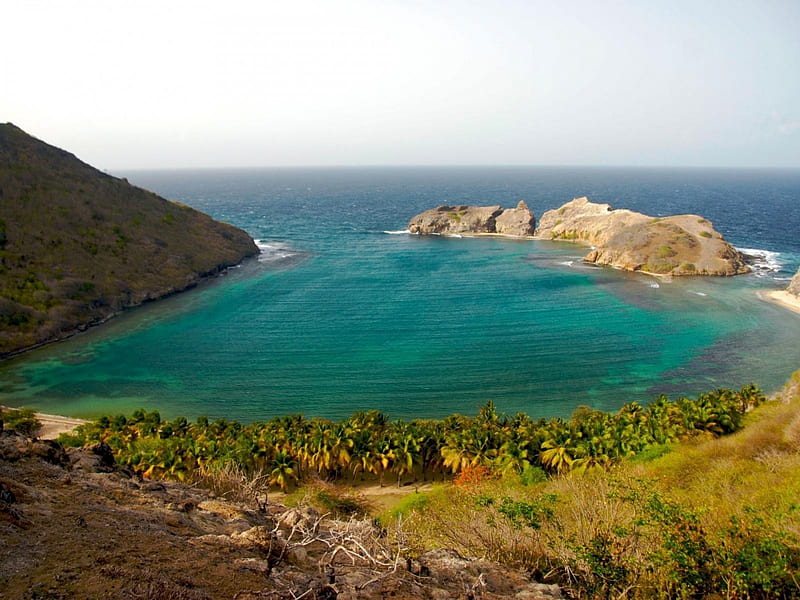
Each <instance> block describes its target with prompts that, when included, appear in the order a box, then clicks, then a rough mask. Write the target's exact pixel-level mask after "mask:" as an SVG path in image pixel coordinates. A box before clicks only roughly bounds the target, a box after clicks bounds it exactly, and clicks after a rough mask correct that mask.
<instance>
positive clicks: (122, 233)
mask: <svg viewBox="0 0 800 600" xmlns="http://www.w3.org/2000/svg"><path fill="white" fill-rule="evenodd" d="M257 253H258V248H257V247H256V245H255V243H254V242H253V240H252V239H251V238H250V236H249V235H247V233H245V232H244V231H242V230H240V229H237V228H236V227H233V226H232V225H228V224H225V223H220V222H218V221H215V220H213V219H212V218H211V217H209V216H208V215H205V214H203V213H201V212H199V211H196V210H194V209H192V208H189V207H188V206H183V205H181V204H178V203H175V202H170V201H169V200H165V199H164V198H161V197H159V196H157V195H156V194H153V193H151V192H148V191H146V190H143V189H140V188H137V187H134V186H132V185H130V184H129V183H128V182H127V181H126V180H124V179H118V178H116V177H111V176H110V175H107V174H105V173H102V172H100V171H98V170H97V169H95V168H93V167H91V166H89V165H87V164H85V163H83V162H81V161H80V160H78V159H77V158H76V157H75V156H73V155H72V154H69V153H68V152H65V151H63V150H60V149H58V148H55V147H53V146H50V145H48V144H46V143H44V142H41V141H39V140H37V139H35V138H33V137H31V136H29V135H28V134H26V133H25V132H24V131H22V130H21V129H19V128H18V127H16V126H14V125H12V124H10V123H7V124H0V357H3V356H5V355H8V354H11V353H14V352H16V351H20V350H22V349H25V348H28V347H31V346H35V345H38V344H42V343H45V342H49V341H53V340H57V339H60V338H63V337H66V336H68V335H71V334H72V333H74V332H75V331H78V330H81V329H85V328H86V327H87V326H89V325H92V324H95V323H98V322H101V321H103V320H104V319H107V318H108V317H109V316H112V315H114V314H115V313H117V312H119V311H120V310H122V309H124V308H127V307H131V306H136V305H138V304H141V303H143V302H145V301H148V300H153V299H156V298H160V297H163V296H165V295H168V294H172V293H174V292H177V291H180V290H183V289H185V288H187V287H190V286H192V285H194V284H196V283H197V282H198V281H199V280H200V279H202V278H203V277H206V276H209V275H213V274H215V273H218V272H219V271H221V270H222V269H224V268H226V267H229V266H232V265H235V264H237V263H239V262H240V261H242V260H243V259H244V258H245V257H247V256H251V255H255V254H257Z"/></svg>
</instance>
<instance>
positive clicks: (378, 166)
mask: <svg viewBox="0 0 800 600" xmlns="http://www.w3.org/2000/svg"><path fill="white" fill-rule="evenodd" d="M262 169H263V170H268V169H274V170H295V169H296V170H300V169H319V170H325V169H329V170H336V169H632V170H635V169H642V170H644V169H660V170H715V171H800V165H797V166H731V165H656V164H653V165H623V164H618V165H603V164H534V163H506V164H492V163H483V164H482V163H470V164H391V163H385V164H338V165H325V164H307V165H226V166H209V165H204V166H181V167H113V168H103V169H101V170H102V171H103V172H104V173H113V172H121V171H126V172H127V171H211V170H216V171H226V170H230V171H237V170H241V171H244V170H262Z"/></svg>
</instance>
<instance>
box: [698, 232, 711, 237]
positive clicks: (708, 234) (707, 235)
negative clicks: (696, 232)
mask: <svg viewBox="0 0 800 600" xmlns="http://www.w3.org/2000/svg"><path fill="white" fill-rule="evenodd" d="M700 237H704V238H710V237H713V236H712V235H711V234H710V233H709V232H708V231H701V232H700Z"/></svg>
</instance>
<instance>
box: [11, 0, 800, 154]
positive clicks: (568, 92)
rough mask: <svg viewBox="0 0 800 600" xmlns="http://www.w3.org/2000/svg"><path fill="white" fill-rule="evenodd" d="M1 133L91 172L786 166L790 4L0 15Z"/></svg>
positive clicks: (797, 51)
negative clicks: (8, 127)
mask: <svg viewBox="0 0 800 600" xmlns="http://www.w3.org/2000/svg"><path fill="white" fill-rule="evenodd" d="M0 18H2V21H3V24H4V26H3V32H2V35H0V56H2V57H3V58H2V60H0V122H12V123H14V124H16V125H17V126H19V127H21V128H22V129H24V130H25V131H27V132H28V133H30V134H32V135H34V136H36V137H38V138H40V139H42V140H44V141H47V142H49V143H51V144H53V145H56V146H59V147H61V148H64V149H66V150H68V151H70V152H73V153H74V154H76V155H77V156H78V157H79V158H81V159H82V160H84V161H86V162H89V163H91V164H93V165H94V166H97V167H98V168H101V169H106V170H124V169H137V168H184V167H197V168H200V167H248V166H303V165H309V166H311V165H314V166H336V165H599V166H606V165H619V166H640V165H641V166H696V167H704V166H721V167H800V0H754V1H747V0H702V1H701V0H691V1H684V0H641V1H636V2H634V1H613V0H608V1H606V0H570V1H569V2H563V1H555V0H554V1H544V0H528V1H523V0H519V1H516V0H491V1H471V0H458V1H455V0H453V1H451V0H430V1H421V0H402V1H401V0H335V1H333V0H331V1H326V0H311V1H307V0H290V1H289V0H280V1H273V0H263V1H260V2H243V1H241V0H225V1H224V2H223V1H214V2H204V1H202V0H192V1H184V0H158V1H151V0H137V1H136V2H122V1H117V0H100V1H96V0H78V1H74V2H64V1H63V0H56V1H47V2H45V1H37V0H26V1H25V2H21V1H19V0H0Z"/></svg>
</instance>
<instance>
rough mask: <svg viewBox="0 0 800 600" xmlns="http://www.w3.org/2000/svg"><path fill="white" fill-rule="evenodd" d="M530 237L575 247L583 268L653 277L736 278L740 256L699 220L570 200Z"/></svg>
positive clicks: (707, 223) (545, 216)
mask: <svg viewBox="0 0 800 600" xmlns="http://www.w3.org/2000/svg"><path fill="white" fill-rule="evenodd" d="M535 237H536V238H538V239H544V240H567V241H574V242H581V243H584V244H587V245H590V246H591V247H592V248H591V250H590V251H589V253H588V254H587V255H586V256H585V257H584V260H585V261H586V262H591V263H595V264H599V265H608V266H612V267H616V268H619V269H624V270H626V271H643V272H647V273H652V274H657V275H722V276H728V275H738V274H741V273H747V272H748V271H749V270H750V269H749V267H748V266H747V265H746V264H745V262H744V258H743V257H742V255H741V254H740V253H739V252H738V251H737V250H736V249H735V248H734V247H733V246H731V245H730V244H729V243H728V242H726V241H725V239H724V238H723V237H722V235H721V234H720V233H719V232H717V231H716V230H715V229H714V226H713V225H712V224H711V222H710V221H708V220H707V219H704V218H703V217H701V216H699V215H673V216H669V217H651V216H648V215H644V214H641V213H637V212H634V211H630V210H624V209H618V210H611V207H610V206H609V205H608V204H597V203H594V202H590V201H589V199H588V198H585V197H583V198H576V199H574V200H572V201H571V202H567V203H566V204H564V205H563V206H561V207H560V208H558V209H556V210H550V211H547V212H545V213H544V214H543V215H542V217H541V219H540V220H539V225H538V227H537V228H536V234H535Z"/></svg>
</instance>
